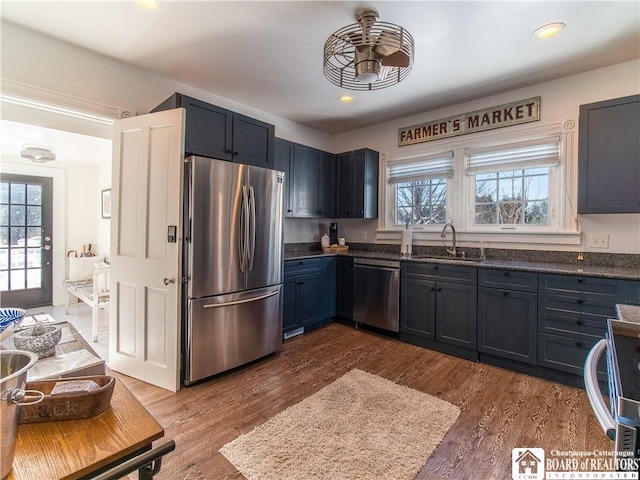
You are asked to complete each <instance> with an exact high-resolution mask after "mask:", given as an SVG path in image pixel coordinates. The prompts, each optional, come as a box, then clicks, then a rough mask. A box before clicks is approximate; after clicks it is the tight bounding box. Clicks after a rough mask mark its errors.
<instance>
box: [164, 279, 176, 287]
mask: <svg viewBox="0 0 640 480" xmlns="http://www.w3.org/2000/svg"><path fill="white" fill-rule="evenodd" d="M162 282H163V283H164V285H165V286H168V285H171V284H172V283H176V279H175V278H164V279H163V280H162Z"/></svg>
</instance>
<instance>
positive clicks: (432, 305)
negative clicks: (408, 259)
mask: <svg viewBox="0 0 640 480" xmlns="http://www.w3.org/2000/svg"><path fill="white" fill-rule="evenodd" d="M402 334H411V335H415V336H417V337H422V338H428V339H431V340H435V338H436V282H435V281H433V280H424V279H420V278H411V277H406V276H402V277H401V278H400V335H401V337H402Z"/></svg>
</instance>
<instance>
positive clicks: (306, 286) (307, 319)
mask: <svg viewBox="0 0 640 480" xmlns="http://www.w3.org/2000/svg"><path fill="white" fill-rule="evenodd" d="M295 284H296V313H297V322H296V323H297V324H299V325H300V324H301V325H306V324H309V323H314V322H316V321H317V320H320V307H321V298H320V294H321V288H320V274H319V273H312V274H309V275H301V276H299V277H296V282H295Z"/></svg>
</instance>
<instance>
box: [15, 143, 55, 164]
mask: <svg viewBox="0 0 640 480" xmlns="http://www.w3.org/2000/svg"><path fill="white" fill-rule="evenodd" d="M20 156H21V157H22V158H26V159H27V160H31V161H32V162H35V163H47V162H52V161H54V160H55V159H56V154H55V153H53V152H52V151H51V150H49V149H48V148H41V147H26V148H24V149H23V150H22V151H21V152H20Z"/></svg>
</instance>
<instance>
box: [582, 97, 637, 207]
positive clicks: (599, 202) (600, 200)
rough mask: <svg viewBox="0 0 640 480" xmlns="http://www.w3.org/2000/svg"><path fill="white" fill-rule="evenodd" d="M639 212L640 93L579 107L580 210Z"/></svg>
mask: <svg viewBox="0 0 640 480" xmlns="http://www.w3.org/2000/svg"><path fill="white" fill-rule="evenodd" d="M637 212H640V95H632V96H629V97H623V98H617V99H615V100H607V101H604V102H597V103H591V104H589V105H581V106H580V131H579V146H578V213H637Z"/></svg>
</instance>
